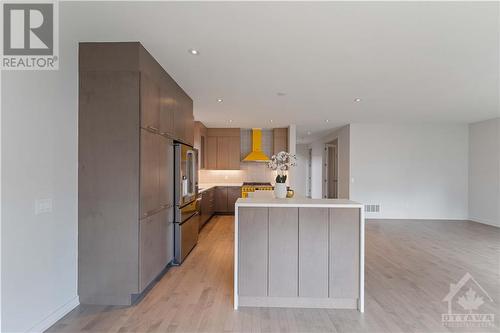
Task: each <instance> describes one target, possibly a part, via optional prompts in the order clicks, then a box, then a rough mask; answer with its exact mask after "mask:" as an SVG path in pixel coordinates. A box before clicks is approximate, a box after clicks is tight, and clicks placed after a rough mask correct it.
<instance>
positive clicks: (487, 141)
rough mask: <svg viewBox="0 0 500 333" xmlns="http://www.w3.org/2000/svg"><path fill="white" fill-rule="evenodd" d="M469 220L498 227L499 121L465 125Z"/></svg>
mask: <svg viewBox="0 0 500 333" xmlns="http://www.w3.org/2000/svg"><path fill="white" fill-rule="evenodd" d="M469 218H470V219H471V220H473V221H477V222H481V223H487V224H491V225H496V226H500V118H496V119H491V120H487V121H482V122H479V123H474V124H470V125H469Z"/></svg>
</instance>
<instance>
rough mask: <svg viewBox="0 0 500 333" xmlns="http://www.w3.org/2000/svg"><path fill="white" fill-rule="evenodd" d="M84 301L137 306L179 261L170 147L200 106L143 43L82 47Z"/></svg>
mask: <svg viewBox="0 0 500 333" xmlns="http://www.w3.org/2000/svg"><path fill="white" fill-rule="evenodd" d="M79 81H80V91H79V170H78V180H79V186H78V187H79V195H78V221H79V222H78V237H79V240H78V246H79V249H78V253H79V258H78V260H79V264H78V294H79V297H80V302H81V303H82V304H85V303H87V304H89V303H90V304H105V305H130V304H131V303H132V301H133V300H134V299H135V297H137V295H138V294H140V293H142V292H143V291H144V290H145V289H146V287H147V286H148V285H149V284H150V283H151V282H152V281H153V280H154V279H155V277H156V276H157V275H158V274H160V273H161V272H162V271H163V269H164V268H165V267H166V265H167V264H168V263H169V262H170V261H171V260H172V259H173V241H174V239H173V209H172V203H173V184H174V181H173V158H174V156H173V145H172V144H173V140H174V139H175V140H178V141H182V142H185V143H188V144H193V135H194V133H193V125H194V121H193V101H192V100H191V98H189V96H188V95H187V94H186V93H185V92H184V91H183V90H182V89H181V88H180V87H179V86H178V85H177V83H175V81H174V80H173V79H172V78H171V77H170V76H169V75H168V74H167V73H166V72H165V71H164V70H163V68H162V67H161V66H160V65H159V64H158V62H156V60H155V59H154V58H153V57H152V56H151V55H150V54H149V53H148V52H147V51H146V50H145V49H144V47H143V46H142V45H141V44H140V43H81V44H80V49H79Z"/></svg>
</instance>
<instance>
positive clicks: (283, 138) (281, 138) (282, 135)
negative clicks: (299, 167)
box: [273, 128, 288, 155]
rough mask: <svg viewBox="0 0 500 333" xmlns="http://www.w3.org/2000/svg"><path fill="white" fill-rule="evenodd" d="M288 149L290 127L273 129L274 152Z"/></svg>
mask: <svg viewBox="0 0 500 333" xmlns="http://www.w3.org/2000/svg"><path fill="white" fill-rule="evenodd" d="M281 151H286V152H287V151H288V128H275V129H273V154H275V155H276V154H277V153H279V152H281Z"/></svg>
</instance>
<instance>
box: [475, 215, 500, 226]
mask: <svg viewBox="0 0 500 333" xmlns="http://www.w3.org/2000/svg"><path fill="white" fill-rule="evenodd" d="M469 221H472V222H476V223H481V224H486V225H490V226H492V227H497V228H500V224H499V223H498V222H497V223H495V222H494V221H490V220H484V219H480V218H477V217H470V218H469Z"/></svg>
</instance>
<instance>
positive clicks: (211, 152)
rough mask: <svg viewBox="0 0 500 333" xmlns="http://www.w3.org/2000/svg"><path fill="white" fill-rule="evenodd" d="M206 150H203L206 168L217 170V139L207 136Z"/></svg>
mask: <svg viewBox="0 0 500 333" xmlns="http://www.w3.org/2000/svg"><path fill="white" fill-rule="evenodd" d="M206 140H207V142H206V149H205V155H206V157H205V161H206V168H207V169H209V170H215V169H217V137H216V136H207V139H206Z"/></svg>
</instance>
